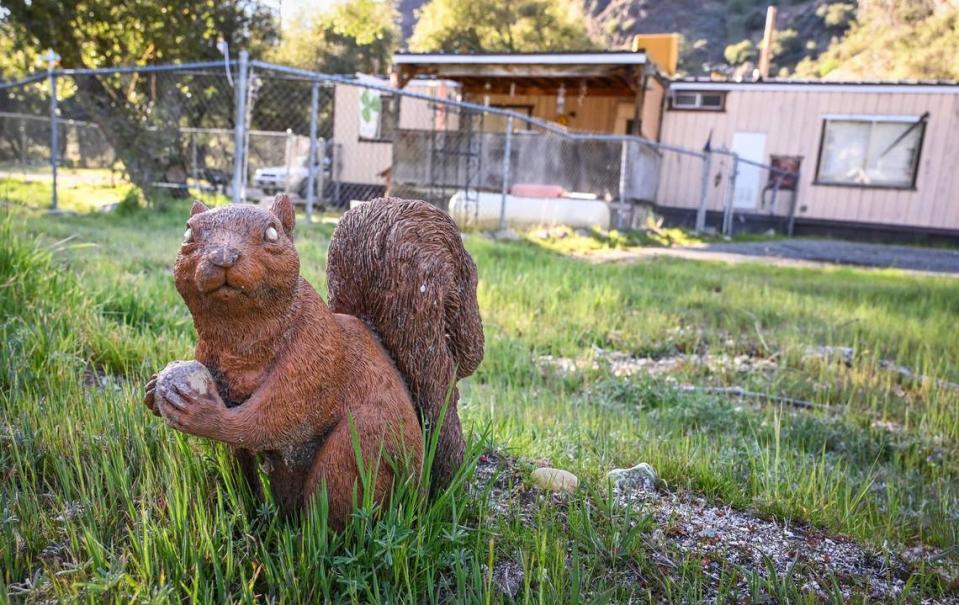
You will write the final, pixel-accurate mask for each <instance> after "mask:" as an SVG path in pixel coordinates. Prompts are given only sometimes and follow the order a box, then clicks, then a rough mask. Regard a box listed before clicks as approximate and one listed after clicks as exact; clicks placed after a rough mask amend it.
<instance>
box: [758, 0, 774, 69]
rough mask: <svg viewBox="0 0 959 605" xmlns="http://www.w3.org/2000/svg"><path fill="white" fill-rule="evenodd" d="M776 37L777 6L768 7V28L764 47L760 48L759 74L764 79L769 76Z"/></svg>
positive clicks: (764, 37) (764, 33) (764, 32)
mask: <svg viewBox="0 0 959 605" xmlns="http://www.w3.org/2000/svg"><path fill="white" fill-rule="evenodd" d="M775 37H776V7H775V6H770V7H769V8H767V9H766V29H765V30H764V31H763V41H762V47H761V48H760V49H759V75H760V76H761V77H762V79H763V80H766V79H768V78H769V64H770V62H771V60H772V52H773V41H774V40H775Z"/></svg>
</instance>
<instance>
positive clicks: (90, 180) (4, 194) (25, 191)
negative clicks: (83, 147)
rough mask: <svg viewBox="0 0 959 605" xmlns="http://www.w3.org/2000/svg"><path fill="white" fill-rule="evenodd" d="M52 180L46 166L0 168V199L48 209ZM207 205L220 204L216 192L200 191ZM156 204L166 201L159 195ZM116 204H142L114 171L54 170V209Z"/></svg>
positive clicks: (79, 209) (134, 190) (83, 210)
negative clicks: (55, 187) (55, 196)
mask: <svg viewBox="0 0 959 605" xmlns="http://www.w3.org/2000/svg"><path fill="white" fill-rule="evenodd" d="M52 192H53V181H52V178H51V175H50V169H49V168H45V169H40V168H26V169H22V170H21V169H18V168H13V169H11V168H10V167H6V168H3V167H0V200H2V201H4V202H7V203H10V204H15V205H18V206H25V207H27V208H34V209H48V208H50V204H51V197H52ZM201 197H202V199H203V201H204V202H206V203H208V204H219V203H224V202H225V201H226V198H225V197H224V196H222V195H220V194H212V193H204V194H201ZM158 203H160V204H165V203H168V202H167V200H166V199H163V198H161V200H160V201H159V202H158ZM120 204H127V205H130V204H133V205H138V204H142V200H141V199H140V195H139V190H138V189H137V188H136V187H135V186H134V185H132V184H131V183H130V182H129V181H128V180H127V179H126V178H125V177H124V176H123V175H122V173H120V172H118V171H111V170H108V169H105V168H60V169H59V170H58V171H57V208H58V209H59V210H61V211H64V212H72V213H86V212H94V211H98V210H105V209H108V208H110V207H112V206H117V205H120Z"/></svg>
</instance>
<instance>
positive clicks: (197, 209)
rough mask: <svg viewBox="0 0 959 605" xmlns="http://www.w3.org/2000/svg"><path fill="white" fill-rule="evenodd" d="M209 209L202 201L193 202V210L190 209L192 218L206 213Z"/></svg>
mask: <svg viewBox="0 0 959 605" xmlns="http://www.w3.org/2000/svg"><path fill="white" fill-rule="evenodd" d="M207 210H209V208H207V207H206V204H204V203H203V202H201V201H200V200H193V208H191V209H190V216H196V215H197V214H200V213H201V212H206V211H207Z"/></svg>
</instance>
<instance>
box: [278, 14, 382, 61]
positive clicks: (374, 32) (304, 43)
mask: <svg viewBox="0 0 959 605" xmlns="http://www.w3.org/2000/svg"><path fill="white" fill-rule="evenodd" d="M398 20H399V15H398V13H397V12H396V8H395V7H394V5H393V2H391V1H390V0H350V1H348V2H347V1H341V2H340V3H338V4H336V5H334V6H333V7H332V8H330V9H328V10H326V11H323V12H320V13H317V14H315V15H305V14H304V15H300V18H299V19H296V20H295V21H294V22H293V23H292V24H291V25H290V26H289V28H288V29H287V31H286V32H284V34H283V40H282V41H281V43H280V45H279V46H277V47H276V48H275V49H273V50H272V51H271V52H270V53H269V58H270V59H271V60H273V61H275V62H277V63H282V64H285V65H295V66H297V67H302V68H305V69H313V70H316V71H322V72H326V73H338V74H353V73H356V72H363V73H372V74H382V73H385V72H386V70H387V68H388V66H389V64H390V60H391V58H392V56H393V52H394V51H395V50H396V47H397V45H398V44H399V40H400V31H399V26H398V25H397V22H398Z"/></svg>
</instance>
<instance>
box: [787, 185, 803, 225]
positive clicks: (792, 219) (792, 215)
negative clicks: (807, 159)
mask: <svg viewBox="0 0 959 605" xmlns="http://www.w3.org/2000/svg"><path fill="white" fill-rule="evenodd" d="M801 182H802V170H797V171H796V186H795V187H793V201H792V204H790V206H789V223H788V224H787V225H786V235H788V236H789V237H792V236H793V234H794V232H795V230H796V209H797V208H799V186H800V183H801Z"/></svg>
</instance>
